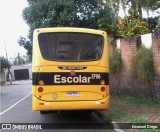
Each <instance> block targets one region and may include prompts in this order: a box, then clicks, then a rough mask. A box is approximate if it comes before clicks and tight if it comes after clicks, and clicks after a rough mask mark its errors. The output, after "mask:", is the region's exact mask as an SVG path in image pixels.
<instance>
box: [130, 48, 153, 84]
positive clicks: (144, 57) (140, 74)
mask: <svg viewBox="0 0 160 132" xmlns="http://www.w3.org/2000/svg"><path fill="white" fill-rule="evenodd" d="M131 73H132V75H133V76H134V77H136V78H138V79H139V80H141V81H143V82H150V80H151V79H152V78H153V77H154V66H153V56H152V51H151V49H147V48H146V47H145V46H141V47H140V49H139V50H138V52H137V53H136V54H135V55H134V56H133V58H132V65H131Z"/></svg>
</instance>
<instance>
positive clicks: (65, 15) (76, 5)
mask: <svg viewBox="0 0 160 132" xmlns="http://www.w3.org/2000/svg"><path fill="white" fill-rule="evenodd" d="M28 3H29V6H28V7H26V8H25V9H24V10H23V19H24V20H25V21H26V23H27V24H28V26H29V27H30V30H29V34H28V39H26V38H24V37H20V38H19V40H18V43H19V44H20V46H23V47H24V48H25V49H26V50H27V51H28V53H27V54H28V55H31V53H32V52H31V51H32V36H33V30H34V29H36V28H44V27H85V28H94V29H96V28H98V24H97V21H98V19H99V18H101V16H102V14H101V11H102V10H103V9H102V8H100V6H98V5H97V2H96V0H67V1H64V0H56V1H53V0H45V1H44V0H28Z"/></svg>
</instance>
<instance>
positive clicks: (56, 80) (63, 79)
mask: <svg viewBox="0 0 160 132" xmlns="http://www.w3.org/2000/svg"><path fill="white" fill-rule="evenodd" d="M90 80H91V77H82V76H81V75H79V76H76V77H61V75H54V83H90Z"/></svg>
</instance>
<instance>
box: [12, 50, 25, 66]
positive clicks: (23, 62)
mask: <svg viewBox="0 0 160 132" xmlns="http://www.w3.org/2000/svg"><path fill="white" fill-rule="evenodd" d="M25 63H26V62H25V60H24V59H23V58H22V57H21V56H20V54H19V53H18V55H17V57H16V58H15V60H14V62H13V64H14V65H21V64H25Z"/></svg>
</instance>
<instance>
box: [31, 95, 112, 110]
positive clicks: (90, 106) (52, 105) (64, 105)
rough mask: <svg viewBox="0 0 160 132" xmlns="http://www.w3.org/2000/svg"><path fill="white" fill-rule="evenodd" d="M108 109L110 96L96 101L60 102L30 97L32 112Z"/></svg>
mask: <svg viewBox="0 0 160 132" xmlns="http://www.w3.org/2000/svg"><path fill="white" fill-rule="evenodd" d="M109 107H110V95H108V96H107V97H106V98H104V99H101V100H96V101H63V102H62V101H61V102H58V101H56V102H47V101H42V100H39V99H37V98H36V97H35V96H32V110H34V111H36V110H37V111H52V110H53V111H54V110H55V111H56V110H105V109H109Z"/></svg>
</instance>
